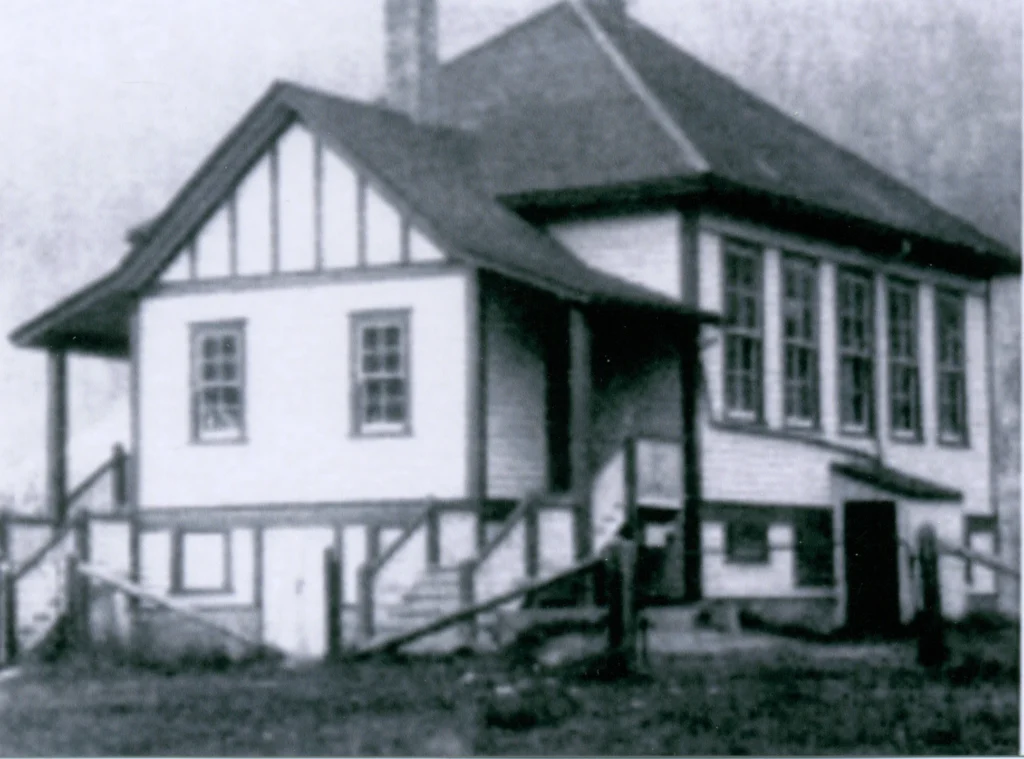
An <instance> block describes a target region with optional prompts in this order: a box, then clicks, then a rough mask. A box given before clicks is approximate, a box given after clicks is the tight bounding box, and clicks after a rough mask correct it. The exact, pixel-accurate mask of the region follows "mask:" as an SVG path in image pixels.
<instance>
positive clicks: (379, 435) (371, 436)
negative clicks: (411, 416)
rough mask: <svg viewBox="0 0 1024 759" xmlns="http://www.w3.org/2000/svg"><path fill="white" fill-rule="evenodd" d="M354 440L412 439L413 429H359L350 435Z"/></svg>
mask: <svg viewBox="0 0 1024 759" xmlns="http://www.w3.org/2000/svg"><path fill="white" fill-rule="evenodd" d="M350 437H351V438H353V439H354V440H388V439H393V438H403V437H412V427H409V426H406V427H396V428H393V429H387V428H385V429H377V430H375V429H369V430H366V429H358V430H353V431H352V434H351V435H350Z"/></svg>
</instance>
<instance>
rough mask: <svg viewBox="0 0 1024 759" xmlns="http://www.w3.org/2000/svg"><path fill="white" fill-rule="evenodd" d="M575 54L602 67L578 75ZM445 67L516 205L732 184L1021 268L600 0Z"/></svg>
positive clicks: (450, 103) (458, 107)
mask: <svg viewBox="0 0 1024 759" xmlns="http://www.w3.org/2000/svg"><path fill="white" fill-rule="evenodd" d="M588 38H589V44H588V43H587V39H588ZM554 39H565V40H567V41H568V42H567V43H566V44H564V45H551V44H550V42H551V40H554ZM602 56H603V58H604V59H605V61H606V64H605V66H604V68H603V70H601V67H600V64H598V63H596V62H595V61H597V60H598V59H599V58H600V57H602ZM585 64H586V65H588V66H589V69H588V70H593V71H595V72H598V71H600V73H593V74H592V75H590V76H588V77H581V76H580V74H579V71H580V70H581V69H583V68H584V66H585ZM564 72H571V73H573V75H574V77H573V78H570V77H568V76H567V75H565V73H564ZM442 77H443V78H442V87H441V91H442V96H443V98H444V105H445V108H446V109H447V111H448V114H449V117H450V118H451V119H453V120H454V121H455V122H457V123H461V124H467V125H471V126H474V127H476V128H479V129H480V131H481V133H482V135H483V139H484V140H488V141H490V143H491V144H492V146H493V149H492V151H491V155H489V156H487V160H490V161H493V162H495V164H496V166H497V168H495V169H492V171H491V173H490V174H489V179H490V180H491V181H492V183H493V184H492V187H493V190H494V192H495V193H496V194H497V195H499V196H502V197H504V198H506V200H508V201H510V202H514V203H515V204H517V205H519V204H520V203H523V204H524V205H525V204H526V203H525V201H526V199H530V198H532V199H536V198H538V197H542V196H545V194H548V195H549V196H553V199H552V197H548V201H547V202H558V198H559V196H560V195H561V196H562V197H565V198H571V199H574V198H578V197H581V196H582V195H581V194H579V193H577V194H573V193H572V192H567V191H582V190H593V191H595V192H597V193H600V192H601V191H602V190H611V189H613V188H616V187H618V186H620V185H634V186H636V185H643V184H647V185H648V186H650V187H657V186H658V185H660V184H664V183H665V182H666V181H667V182H669V189H670V191H674V192H680V191H681V188H689V189H690V191H692V192H700V193H705V194H710V193H714V192H716V191H717V192H718V193H719V194H720V195H722V196H725V195H726V194H727V193H733V192H735V191H738V190H742V191H746V192H749V193H751V194H753V195H756V196H767V197H770V198H776V199H778V200H780V201H788V202H791V203H792V204H794V205H795V206H797V207H799V208H801V209H808V210H810V211H812V212H813V211H814V210H815V209H817V210H818V211H821V212H824V213H826V214H829V215H831V216H834V217H836V218H840V219H843V218H845V219H850V220H856V221H860V222H864V223H867V224H870V225H874V226H876V227H878V228H879V229H880V230H885V231H888V232H891V233H893V234H898V235H904V236H906V237H907V238H908V239H913V240H914V241H915V242H918V241H926V242H932V243H937V244H940V245H943V246H952V247H954V248H959V249H962V252H963V253H964V254H965V255H972V254H976V257H977V258H978V260H979V262H982V259H984V263H985V267H983V268H984V270H986V271H987V270H990V269H995V270H997V271H1005V272H1007V273H1009V272H1019V270H1020V257H1019V255H1018V254H1017V253H1016V252H1015V251H1012V250H1010V249H1008V248H1007V247H1006V246H1005V245H1003V244H1002V243H999V242H997V241H995V240H993V239H991V238H989V237H988V236H986V235H984V234H982V233H981V232H979V231H978V230H977V229H975V228H974V227H973V226H971V225H970V224H968V223H967V222H965V221H963V220H962V219H960V218H958V217H956V216H955V215H953V214H951V213H949V212H947V211H945V210H944V209H942V208H940V207H938V206H937V205H935V204H934V203H932V202H931V201H929V200H927V199H926V198H925V197H923V196H922V195H921V194H920V193H917V192H916V191H914V190H912V189H911V188H909V187H907V186H906V185H904V184H902V183H901V182H899V181H897V180H895V179H894V178H893V177H891V176H890V175H888V174H887V173H885V172H883V171H882V170H880V169H878V168H876V167H875V166H873V165H872V164H870V163H869V162H868V161H866V160H865V159H863V158H861V157H859V156H857V155H855V154H854V153H852V152H850V151H848V150H846V149H844V148H841V147H840V146H838V145H837V144H835V143H833V142H831V141H830V140H828V139H826V138H824V137H823V136H821V135H819V134H817V133H816V132H814V131H812V130H811V129H809V128H808V127H806V126H805V125H803V124H801V123H800V122H798V121H796V120H794V119H793V118H791V117H789V116H787V115H786V114H784V113H783V112H781V111H780V110H778V109H777V108H775V107H773V106H771V105H769V104H768V103H766V102H765V101H763V100H761V99H760V98H758V97H756V96H754V95H752V94H751V93H750V92H748V91H747V90H745V89H743V88H742V87H740V86H739V85H738V84H736V83H735V82H733V81H732V80H730V79H729V78H727V77H725V76H723V75H721V74H719V73H717V72H715V71H714V70H712V69H711V68H710V67H708V66H706V65H705V64H703V63H701V62H700V61H699V60H697V59H696V58H694V57H692V56H690V55H688V54H687V53H685V52H683V51H682V50H680V49H679V48H677V47H676V46H674V45H673V44H671V43H670V42H668V41H667V40H665V39H664V38H662V37H660V36H659V35H657V34H656V33H654V32H653V31H651V30H650V29H648V28H647V27H645V26H643V25H641V24H639V23H637V22H635V21H633V20H632V19H629V18H628V17H625V18H622V17H619V16H617V15H615V14H612V13H608V12H604V11H602V9H601V7H600V4H598V3H588V2H584V1H583V0H569V1H568V2H561V3H559V4H557V5H555V6H554V7H552V8H551V9H549V10H548V11H547V12H546V13H543V14H540V15H538V16H536V17H534V18H532V19H530V20H528V21H527V22H525V23H523V24H521V25H520V26H518V27H515V28H513V29H511V30H509V31H507V32H506V33H505V34H503V35H501V37H499V38H497V39H496V40H495V41H493V42H490V43H486V44H484V45H482V46H481V47H479V48H477V49H475V50H472V51H470V52H469V53H468V54H466V55H464V56H462V57H460V58H457V59H456V60H454V61H452V62H451V63H449V64H447V65H446V66H445V67H444V68H443V69H442ZM581 78H583V79H584V84H583V85H577V84H576V83H575V81H574V80H575V79H581ZM666 122H667V123H666ZM687 180H688V182H687ZM586 197H592V195H591V196H586ZM566 202H576V201H575V200H568V201H566ZM897 249H899V247H898V246H897Z"/></svg>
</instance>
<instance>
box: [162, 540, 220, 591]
mask: <svg viewBox="0 0 1024 759" xmlns="http://www.w3.org/2000/svg"><path fill="white" fill-rule="evenodd" d="M172 570H173V579H174V590H175V592H178V593H230V592H231V535H230V533H228V532H226V531H223V530H217V531H213V530H210V531H180V532H178V533H176V535H175V545H174V554H173V567H172Z"/></svg>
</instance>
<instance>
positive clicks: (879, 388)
mask: <svg viewBox="0 0 1024 759" xmlns="http://www.w3.org/2000/svg"><path fill="white" fill-rule="evenodd" d="M888 311H889V310H888V288H887V287H886V282H885V275H884V274H882V273H881V272H876V273H875V441H876V444H877V454H878V456H879V458H881V459H882V460H883V461H885V451H886V448H887V444H888V441H889V312H888Z"/></svg>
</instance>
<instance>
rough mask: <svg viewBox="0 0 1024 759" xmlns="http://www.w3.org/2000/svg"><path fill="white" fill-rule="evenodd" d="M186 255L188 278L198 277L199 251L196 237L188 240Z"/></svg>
mask: <svg viewBox="0 0 1024 759" xmlns="http://www.w3.org/2000/svg"><path fill="white" fill-rule="evenodd" d="M187 255H188V278H189V279H198V278H199V253H198V250H197V246H196V238H195V237H193V238H192V239H190V240H189V241H188V246H187Z"/></svg>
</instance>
